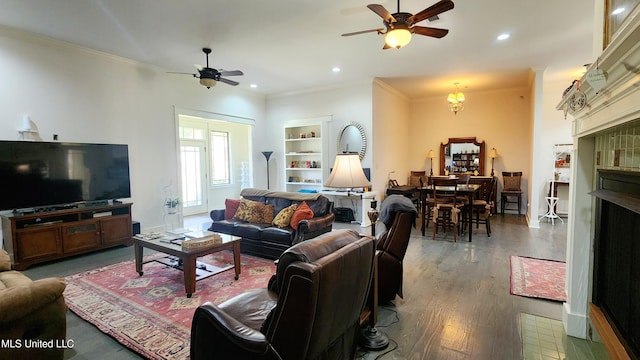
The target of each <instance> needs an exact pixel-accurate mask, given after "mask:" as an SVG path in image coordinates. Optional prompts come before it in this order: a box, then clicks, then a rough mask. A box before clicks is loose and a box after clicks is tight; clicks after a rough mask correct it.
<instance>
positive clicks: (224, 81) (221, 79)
mask: <svg viewBox="0 0 640 360" xmlns="http://www.w3.org/2000/svg"><path fill="white" fill-rule="evenodd" d="M218 81H221V82H223V83H225V84H229V85H231V86H236V85H238V84H240V83H239V82H237V81H233V80H229V79H225V78H220V79H218Z"/></svg>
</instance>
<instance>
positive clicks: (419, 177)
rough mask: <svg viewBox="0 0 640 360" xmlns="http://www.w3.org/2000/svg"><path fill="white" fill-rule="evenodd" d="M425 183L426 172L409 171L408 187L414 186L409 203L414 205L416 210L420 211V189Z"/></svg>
mask: <svg viewBox="0 0 640 360" xmlns="http://www.w3.org/2000/svg"><path fill="white" fill-rule="evenodd" d="M426 182H427V172H426V171H411V174H410V175H409V185H410V186H415V187H416V190H415V191H414V192H413V194H411V197H410V199H411V201H413V203H414V204H415V205H416V209H418V211H420V209H421V208H422V207H421V204H420V188H421V187H423V186H424V184H426Z"/></svg>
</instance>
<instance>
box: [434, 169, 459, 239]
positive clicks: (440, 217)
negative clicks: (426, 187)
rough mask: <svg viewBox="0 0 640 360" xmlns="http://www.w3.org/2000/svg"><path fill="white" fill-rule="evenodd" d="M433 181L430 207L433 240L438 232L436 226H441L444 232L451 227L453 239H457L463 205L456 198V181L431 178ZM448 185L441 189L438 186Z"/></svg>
mask: <svg viewBox="0 0 640 360" xmlns="http://www.w3.org/2000/svg"><path fill="white" fill-rule="evenodd" d="M432 183H433V190H432V193H433V207H432V208H431V212H432V214H431V218H432V221H433V225H434V226H433V235H432V239H434V240H435V238H436V234H437V233H438V227H439V226H442V231H444V232H446V231H447V229H451V230H452V232H453V241H454V242H455V241H457V235H458V231H459V230H460V229H459V226H458V225H459V222H460V212H461V210H460V209H461V208H462V207H463V206H464V204H463V203H462V202H460V201H459V200H458V181H457V179H437V178H434V179H432ZM444 186H446V187H448V188H450V190H448V191H442V190H441V189H439V187H444Z"/></svg>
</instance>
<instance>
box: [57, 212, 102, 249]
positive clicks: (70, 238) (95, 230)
mask: <svg viewBox="0 0 640 360" xmlns="http://www.w3.org/2000/svg"><path fill="white" fill-rule="evenodd" d="M99 246H100V228H99V225H98V221H96V220H87V221H79V222H74V223H71V224H68V225H62V248H63V250H64V253H65V254H67V253H73V252H78V251H82V250H89V249H94V248H97V247H99Z"/></svg>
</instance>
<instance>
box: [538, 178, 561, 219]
mask: <svg viewBox="0 0 640 360" xmlns="http://www.w3.org/2000/svg"><path fill="white" fill-rule="evenodd" d="M549 182H550V183H549V196H547V197H545V200H547V206H548V208H549V210H548V211H547V213H546V214H544V215H542V216H541V217H540V219H539V220H542V219H544V218H547V219H551V224H553V225H555V220H556V219H559V220H560V222H562V223H563V224H564V220H562V218H561V217H560V216H558V214H556V206H557V205H558V196H557V192H556V191H557V190H556V191H554V189H555V186H554V185H555V180H553V179H551V180H549Z"/></svg>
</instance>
